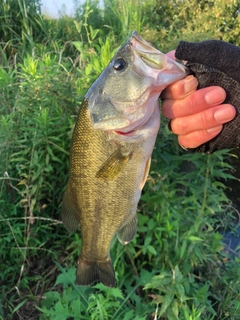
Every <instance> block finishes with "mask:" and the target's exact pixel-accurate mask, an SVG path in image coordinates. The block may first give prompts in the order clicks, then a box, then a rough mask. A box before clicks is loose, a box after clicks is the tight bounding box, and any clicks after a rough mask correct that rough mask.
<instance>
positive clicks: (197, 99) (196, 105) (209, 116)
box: [161, 52, 236, 148]
mask: <svg viewBox="0 0 240 320" xmlns="http://www.w3.org/2000/svg"><path fill="white" fill-rule="evenodd" d="M168 55H169V56H170V57H172V58H173V57H174V52H170V53H169V54H168ZM197 86H198V81H197V79H196V78H195V77H194V76H192V75H190V76H188V77H186V78H185V79H182V80H179V81H177V82H175V83H173V84H172V85H170V86H168V87H167V88H166V89H165V90H164V91H163V92H162V94H161V98H162V99H164V100H163V103H162V113H163V115H164V116H165V117H167V118H169V119H171V130H172V132H173V133H175V134H177V135H178V141H179V144H180V145H181V146H182V147H183V148H196V147H198V146H200V145H201V144H203V143H205V142H207V141H209V140H211V139H213V138H214V137H215V136H217V135H218V134H219V133H220V132H221V131H222V128H223V124H224V123H226V122H228V121H230V120H232V119H233V118H234V117H235V115H236V110H235V108H234V107H233V106H232V105H230V104H221V103H222V102H223V101H224V100H225V98H226V92H225V90H224V89H222V88H221V87H219V86H211V87H207V88H203V89H200V90H197V91H196V89H197Z"/></svg>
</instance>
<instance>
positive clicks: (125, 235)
mask: <svg viewBox="0 0 240 320" xmlns="http://www.w3.org/2000/svg"><path fill="white" fill-rule="evenodd" d="M137 225H138V219H137V214H134V216H133V218H132V219H131V220H130V221H129V222H128V223H127V224H126V225H125V226H124V227H122V228H121V229H120V230H119V231H118V233H117V237H118V240H119V242H121V244H128V243H129V242H131V241H132V240H133V238H134V237H135V234H136V231H137Z"/></svg>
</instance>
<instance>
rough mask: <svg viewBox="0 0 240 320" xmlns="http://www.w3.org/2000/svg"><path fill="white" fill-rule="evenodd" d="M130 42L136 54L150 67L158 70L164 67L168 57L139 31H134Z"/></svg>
mask: <svg viewBox="0 0 240 320" xmlns="http://www.w3.org/2000/svg"><path fill="white" fill-rule="evenodd" d="M129 43H130V45H131V47H132V50H133V51H134V52H135V54H137V55H138V56H139V57H140V58H141V59H142V61H143V62H144V63H145V64H146V65H147V66H148V67H150V68H154V69H158V70H161V69H164V67H165V66H166V64H167V57H166V56H165V55H164V54H162V53H161V52H160V51H159V50H157V49H156V48H154V47H153V46H151V45H150V44H149V43H148V42H147V41H145V40H144V39H143V38H142V37H141V36H140V35H139V34H138V33H137V31H133V33H132V37H131V39H130V40H129Z"/></svg>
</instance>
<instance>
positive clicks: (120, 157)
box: [96, 147, 130, 180]
mask: <svg viewBox="0 0 240 320" xmlns="http://www.w3.org/2000/svg"><path fill="white" fill-rule="evenodd" d="M129 159H130V154H127V155H126V154H123V152H122V147H120V148H118V149H117V150H116V151H115V152H114V153H113V154H111V156H110V157H109V158H108V159H107V160H106V161H105V162H104V163H103V164H102V166H101V168H100V169H99V170H98V172H97V173H96V177H97V178H99V179H103V180H114V179H116V178H117V177H118V176H119V174H120V173H121V172H122V170H123V168H124V166H125V164H126V163H127V162H128V160H129Z"/></svg>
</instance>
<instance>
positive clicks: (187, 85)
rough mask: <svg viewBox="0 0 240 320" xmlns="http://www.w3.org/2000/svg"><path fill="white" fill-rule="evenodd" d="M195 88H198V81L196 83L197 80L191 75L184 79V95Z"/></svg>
mask: <svg viewBox="0 0 240 320" xmlns="http://www.w3.org/2000/svg"><path fill="white" fill-rule="evenodd" d="M197 86H198V81H197V78H195V77H194V76H192V75H191V76H188V77H187V78H185V79H184V91H185V93H188V92H191V91H193V90H195V89H196V88H197Z"/></svg>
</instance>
